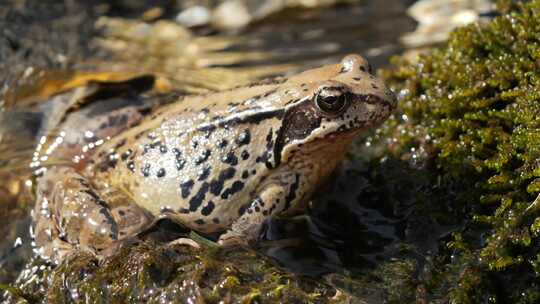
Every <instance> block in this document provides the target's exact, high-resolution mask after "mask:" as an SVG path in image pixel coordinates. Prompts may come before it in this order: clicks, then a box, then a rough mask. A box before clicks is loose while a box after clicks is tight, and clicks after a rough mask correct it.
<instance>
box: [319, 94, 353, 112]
mask: <svg viewBox="0 0 540 304" xmlns="http://www.w3.org/2000/svg"><path fill="white" fill-rule="evenodd" d="M316 102H317V106H318V107H319V109H321V110H322V111H324V112H329V113H336V112H339V111H341V110H342V109H343V107H344V106H345V102H346V99H345V95H344V94H341V95H339V96H318V97H317V99H316Z"/></svg>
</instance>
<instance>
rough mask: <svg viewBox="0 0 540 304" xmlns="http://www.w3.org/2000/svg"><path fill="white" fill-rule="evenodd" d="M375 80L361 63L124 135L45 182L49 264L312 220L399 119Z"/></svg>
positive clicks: (193, 100) (240, 237)
mask: <svg viewBox="0 0 540 304" xmlns="http://www.w3.org/2000/svg"><path fill="white" fill-rule="evenodd" d="M370 72H371V71H370V67H369V64H368V63H367V62H366V61H365V60H364V59H363V58H362V57H360V56H358V55H349V56H347V57H345V58H344V59H343V60H342V61H341V63H339V64H335V65H328V66H324V67H321V68H318V69H313V70H309V71H306V72H304V73H301V74H298V75H296V76H293V77H291V78H289V79H287V80H285V81H282V82H279V83H274V84H266V85H258V86H251V87H246V88H238V89H234V90H231V91H226V92H222V93H217V94H211V95H204V96H196V97H189V98H185V99H183V100H182V101H178V102H177V103H173V104H171V105H169V106H166V107H163V108H161V109H160V110H158V111H157V112H156V113H154V114H153V115H151V116H149V117H145V118H143V119H142V120H141V121H140V123H139V124H138V125H137V126H136V127H133V128H128V129H126V128H125V126H124V128H123V129H122V128H117V131H116V132H115V133H117V134H116V135H115V136H113V137H112V138H111V139H110V140H108V141H106V142H105V143H104V144H103V145H101V146H100V147H99V149H97V151H95V152H93V153H91V154H90V153H88V155H85V158H84V159H85V160H86V161H85V162H84V166H80V164H79V166H78V167H73V168H72V167H52V168H49V170H48V171H47V172H46V173H45V174H44V176H43V177H41V178H40V179H39V182H38V202H37V204H36V210H35V214H36V241H37V244H38V246H40V248H41V253H42V255H44V256H48V257H53V258H56V259H58V258H61V257H63V256H64V255H65V254H66V253H68V252H69V251H70V250H72V249H73V248H82V249H90V250H92V251H93V252H97V253H99V252H101V251H103V249H105V248H110V246H111V244H115V243H117V242H118V241H119V240H122V239H125V238H126V237H129V236H131V235H133V234H135V233H137V232H138V231H141V230H142V229H144V228H145V227H148V226H149V225H150V224H151V223H152V222H153V221H155V220H156V219H159V218H164V217H166V218H170V219H172V220H174V221H177V222H179V223H181V224H183V225H185V226H188V227H190V228H192V229H194V230H196V231H199V232H201V233H208V234H209V233H219V232H224V233H222V234H221V236H220V238H219V241H218V242H219V243H220V244H221V245H232V244H237V243H246V242H251V241H254V240H256V238H257V236H258V234H259V232H260V227H261V225H262V223H263V221H264V220H265V219H266V218H268V217H270V216H274V215H278V214H279V215H289V214H294V213H298V212H302V211H303V208H304V206H305V203H306V202H307V201H308V200H309V198H310V196H311V195H312V193H313V191H314V190H315V189H317V187H318V186H319V185H320V184H321V183H322V182H324V180H325V178H326V177H327V176H329V175H330V174H331V172H332V171H333V170H334V169H335V168H336V166H337V165H338V164H339V163H340V161H341V160H342V159H343V157H344V154H345V151H346V150H347V147H348V146H349V144H350V143H351V141H352V140H353V139H354V138H355V137H356V136H357V135H358V134H359V133H360V132H362V131H363V130H365V129H368V128H372V127H375V126H377V125H378V124H380V123H381V122H382V121H384V120H385V119H386V118H387V117H388V116H389V115H390V113H391V112H392V110H393V109H394V108H395V106H396V101H395V97H394V95H393V94H392V92H391V91H389V90H388V89H387V88H386V87H385V86H384V84H383V83H382V82H381V81H380V80H379V79H377V78H375V77H374V76H372V75H371V74H370ZM102 132H103V131H102ZM109 133H110V130H109Z"/></svg>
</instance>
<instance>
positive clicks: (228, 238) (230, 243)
mask: <svg viewBox="0 0 540 304" xmlns="http://www.w3.org/2000/svg"><path fill="white" fill-rule="evenodd" d="M217 243H218V245H219V246H220V247H223V248H227V247H238V246H248V245H249V240H248V239H247V238H246V236H245V235H241V234H238V233H235V232H234V231H229V232H227V233H225V234H223V235H221V236H220V237H219V240H218V242H217Z"/></svg>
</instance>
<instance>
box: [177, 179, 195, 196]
mask: <svg viewBox="0 0 540 304" xmlns="http://www.w3.org/2000/svg"><path fill="white" fill-rule="evenodd" d="M194 184H195V183H194V182H193V180H191V179H190V180H188V181H185V182H183V183H181V184H180V191H181V193H180V195H182V198H187V197H188V196H189V195H190V193H191V189H192V188H193V185H194Z"/></svg>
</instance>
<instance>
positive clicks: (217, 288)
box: [10, 241, 335, 303]
mask: <svg viewBox="0 0 540 304" xmlns="http://www.w3.org/2000/svg"><path fill="white" fill-rule="evenodd" d="M40 263H41V264H40ZM41 266H43V262H42V261H41V262H40V261H35V262H34V263H33V264H30V265H29V266H28V269H41V268H43V267H41ZM29 277H33V278H34V279H32V280H26V283H24V288H22V289H15V288H12V289H13V290H21V292H20V295H19V294H17V295H15V296H19V297H20V296H21V295H22V294H23V293H22V292H23V291H24V292H25V294H33V295H34V297H35V298H38V299H44V301H45V302H47V303H73V302H75V303H164V302H167V303H169V302H171V303H184V302H186V301H190V302H192V303H220V301H222V300H224V299H228V300H227V301H230V302H231V303H278V302H281V303H309V302H318V303H327V301H328V299H329V298H330V296H329V295H332V294H333V293H335V290H334V289H333V288H332V287H330V286H328V285H325V284H322V283H318V282H314V281H311V280H307V279H303V278H301V277H297V276H294V275H291V274H287V273H285V272H283V271H281V270H280V269H278V268H276V267H275V266H273V265H272V264H271V263H269V261H267V260H266V258H263V257H261V256H260V255H259V254H257V253H255V252H253V251H246V250H242V249H238V250H235V251H220V250H217V251H216V250H214V251H208V250H195V249H193V248H190V247H187V246H168V245H166V244H156V243H153V242H150V241H144V242H141V243H139V244H133V245H130V246H126V247H125V248H123V249H122V250H120V252H119V253H118V254H115V255H114V256H112V257H110V258H107V259H104V260H101V261H98V260H96V259H95V257H93V256H91V255H88V254H85V253H84V252H80V253H77V254H76V255H73V256H70V257H69V258H67V259H66V260H64V261H63V262H62V264H60V265H59V266H57V267H54V268H50V267H49V268H47V269H46V270H45V271H43V272H40V273H37V274H35V275H30V276H29ZM38 277H39V278H41V280H36V278H38ZM10 288H11V287H10Z"/></svg>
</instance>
